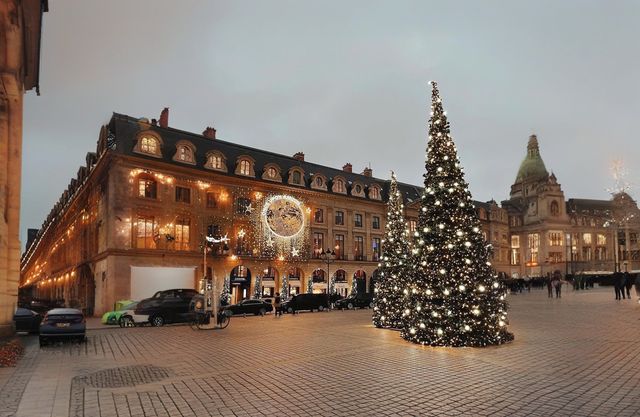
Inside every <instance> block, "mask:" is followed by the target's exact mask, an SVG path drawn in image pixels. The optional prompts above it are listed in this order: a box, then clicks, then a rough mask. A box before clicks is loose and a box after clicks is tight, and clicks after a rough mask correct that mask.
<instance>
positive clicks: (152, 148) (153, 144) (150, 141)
mask: <svg viewBox="0 0 640 417" xmlns="http://www.w3.org/2000/svg"><path fill="white" fill-rule="evenodd" d="M140 150H141V151H142V152H144V153H150V154H153V155H156V154H158V140H157V139H156V138H154V137H150V136H143V137H142V139H140Z"/></svg>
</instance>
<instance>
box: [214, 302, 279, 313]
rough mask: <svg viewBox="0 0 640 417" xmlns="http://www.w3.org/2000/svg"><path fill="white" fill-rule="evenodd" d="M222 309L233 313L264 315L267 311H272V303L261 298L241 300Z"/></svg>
mask: <svg viewBox="0 0 640 417" xmlns="http://www.w3.org/2000/svg"><path fill="white" fill-rule="evenodd" d="M224 310H225V311H228V312H230V313H232V314H233V315H238V314H255V315H258V314H259V315H261V316H264V315H265V314H267V313H268V312H270V311H273V305H271V303H267V302H265V301H263V300H242V301H240V302H239V303H238V304H233V305H230V306H227V307H224Z"/></svg>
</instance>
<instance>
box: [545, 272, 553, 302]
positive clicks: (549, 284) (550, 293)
mask: <svg viewBox="0 0 640 417" xmlns="http://www.w3.org/2000/svg"><path fill="white" fill-rule="evenodd" d="M546 282H547V293H548V294H549V298H553V284H552V283H551V276H549V275H548V276H547V278H546Z"/></svg>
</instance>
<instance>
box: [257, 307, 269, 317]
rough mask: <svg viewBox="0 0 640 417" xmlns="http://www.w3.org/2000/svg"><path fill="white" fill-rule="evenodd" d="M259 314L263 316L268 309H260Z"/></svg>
mask: <svg viewBox="0 0 640 417" xmlns="http://www.w3.org/2000/svg"><path fill="white" fill-rule="evenodd" d="M258 314H260V315H261V316H264V315H265V314H267V309H266V308H261V309H260V311H258Z"/></svg>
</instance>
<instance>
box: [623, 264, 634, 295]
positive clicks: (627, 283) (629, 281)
mask: <svg viewBox="0 0 640 417" xmlns="http://www.w3.org/2000/svg"><path fill="white" fill-rule="evenodd" d="M622 275H623V277H624V289H625V290H627V298H628V299H629V300H631V287H633V278H632V277H631V274H630V273H629V272H627V271H624V274H622Z"/></svg>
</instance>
